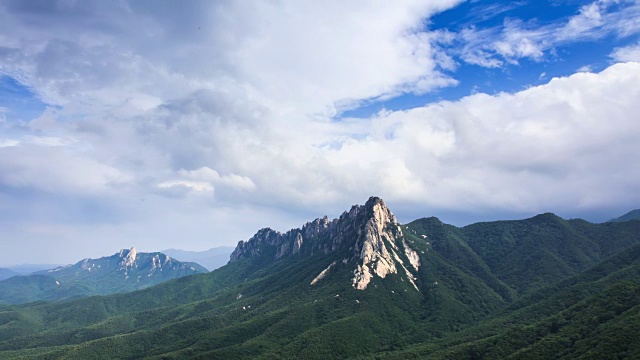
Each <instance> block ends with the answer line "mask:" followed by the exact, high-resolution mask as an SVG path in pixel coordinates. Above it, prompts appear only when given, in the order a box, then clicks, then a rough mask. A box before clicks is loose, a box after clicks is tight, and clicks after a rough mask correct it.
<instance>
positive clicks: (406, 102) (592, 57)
mask: <svg viewBox="0 0 640 360" xmlns="http://www.w3.org/2000/svg"><path fill="white" fill-rule="evenodd" d="M586 4H589V3H588V2H585V1H513V2H511V3H510V4H504V2H496V1H481V0H478V1H465V2H462V3H461V4H459V5H458V6H455V7H453V8H451V9H449V10H446V11H443V12H440V13H438V14H436V15H434V16H433V17H431V18H429V19H428V20H426V21H425V24H424V28H425V30H428V31H435V32H447V33H454V34H455V33H460V32H462V31H465V30H469V29H474V30H475V31H479V32H481V31H491V32H492V33H493V35H496V33H499V32H501V31H504V29H505V24H506V23H510V22H512V23H518V24H521V26H522V27H523V28H525V29H530V30H532V31H535V30H536V29H539V28H541V27H549V28H554V29H557V28H560V27H562V26H566V24H567V23H568V22H569V21H570V20H571V18H573V17H575V16H576V15H579V14H580V13H581V10H582V7H584V6H585V5H586ZM633 5H634V3H633V2H621V3H613V4H610V5H608V8H607V11H610V12H615V11H619V10H621V9H623V8H625V7H627V6H633ZM639 40H640V39H639V37H638V34H637V33H630V34H620V33H617V32H616V31H614V30H612V29H606V28H603V29H600V30H599V31H597V32H595V33H594V34H592V35H590V36H586V38H577V39H571V40H565V41H556V43H555V44H553V46H549V47H546V48H545V47H543V48H542V49H541V51H542V55H541V56H540V57H539V58H537V57H536V58H532V57H521V58H515V59H513V60H512V62H511V63H509V62H506V63H503V64H502V65H501V66H497V67H487V66H482V65H478V64H474V63H469V62H468V61H465V59H464V57H463V56H461V54H460V51H461V49H460V47H461V45H462V44H463V43H464V41H463V40H461V39H457V40H453V41H452V42H451V43H441V44H439V45H440V46H442V47H443V49H444V51H445V52H446V53H447V54H448V55H450V56H451V57H452V59H453V61H454V62H455V68H454V69H452V70H450V71H447V74H450V75H451V76H452V77H454V78H455V79H456V80H458V83H457V85H455V86H449V87H443V88H441V89H436V90H435V91H431V92H428V93H426V94H402V95H400V96H397V97H395V98H393V99H390V100H383V101H375V100H374V101H368V102H366V104H364V105H363V106H361V107H358V108H356V109H351V110H348V111H346V112H344V113H343V114H341V116H347V117H349V116H351V117H364V118H366V117H370V116H372V115H373V114H375V113H377V112H379V111H380V110H382V109H387V110H405V109H410V108H414V107H417V106H423V105H424V104H428V103H431V102H435V101H440V100H457V99H460V98H462V97H464V96H467V95H471V94H474V93H477V92H483V93H487V94H496V93H499V92H516V91H520V90H524V89H526V88H528V87H531V86H536V85H540V84H544V83H546V82H548V81H549V80H550V79H551V78H553V77H561V76H568V75H571V74H573V73H575V72H577V71H592V72H599V71H601V70H603V69H604V68H606V67H608V66H609V65H611V63H612V59H611V58H610V54H612V53H613V51H614V49H615V48H618V47H626V46H632V45H634V44H636V43H638V41H639ZM551 42H553V41H551ZM491 54H492V55H494V58H497V59H500V60H501V61H504V58H501V57H500V56H499V55H496V54H495V53H491Z"/></svg>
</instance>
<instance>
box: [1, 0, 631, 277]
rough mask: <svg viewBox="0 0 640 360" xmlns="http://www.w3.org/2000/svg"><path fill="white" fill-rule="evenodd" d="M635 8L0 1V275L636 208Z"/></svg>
mask: <svg viewBox="0 0 640 360" xmlns="http://www.w3.org/2000/svg"><path fill="white" fill-rule="evenodd" d="M639 62H640V2H639V1H626V0H617V1H616V0H598V1H574V0H535V1H534V0H530V1H529V0H522V1H511V2H504V1H489V0H487V1H482V0H475V1H474V0H468V1H460V0H430V1H424V0H423V1H415V0H399V1H368V2H357V1H322V2H317V1H299V0H272V1H267V0H264V1H261V0H247V1H188V2H183V1H168V0H165V1H125V0H114V1H93V0H86V1H85V0H83V1H75V0H58V1H55V0H46V1H44V0H42V1H40V0H15V1H12V0H5V1H2V2H0V228H1V229H2V231H1V233H0V265H13V264H20V263H59V264H63V263H72V262H76V261H79V260H80V259H83V258H87V257H92V258H96V257H100V256H106V255H110V254H113V253H115V252H116V251H118V250H119V249H121V248H130V247H132V246H135V247H136V248H137V249H138V251H159V250H162V249H167V248H180V249H185V250H205V249H209V248H211V247H216V246H223V245H227V246H228V245H235V244H236V243H237V241H238V240H246V239H248V238H250V237H251V236H252V235H253V234H254V233H255V232H256V231H257V230H258V229H260V228H263V227H271V228H273V229H276V230H279V231H286V230H288V229H291V228H294V227H300V226H301V225H302V224H304V223H305V222H307V221H311V220H313V219H315V218H317V217H321V216H324V215H327V216H329V218H335V217H338V216H339V215H340V214H341V213H342V211H344V210H348V209H349V208H350V207H351V206H352V205H354V204H363V203H364V202H366V200H367V199H368V197H369V196H372V195H375V196H379V197H381V198H383V199H384V200H385V202H386V203H387V205H388V206H389V208H390V209H391V210H392V211H393V212H394V213H395V214H396V216H397V217H398V220H399V221H400V222H401V223H407V222H409V221H412V220H415V219H418V218H421V217H428V216H437V217H439V218H440V219H441V220H443V221H444V222H447V223H451V224H454V225H458V226H462V225H466V224H469V223H473V222H478V221H492V220H498V219H522V218H527V217H530V216H533V215H535V214H538V213H543V212H553V213H556V214H558V215H559V216H562V217H563V218H567V219H568V218H583V219H586V220H589V221H593V222H600V221H605V220H608V219H610V218H613V217H617V216H620V215H622V214H624V213H626V212H627V211H629V210H632V209H635V208H639V207H640V181H638V179H640V162H639V161H638V160H637V156H638V155H637V154H639V153H640V141H638V139H640V118H638V114H639V113H640V86H639V84H640V63H639Z"/></svg>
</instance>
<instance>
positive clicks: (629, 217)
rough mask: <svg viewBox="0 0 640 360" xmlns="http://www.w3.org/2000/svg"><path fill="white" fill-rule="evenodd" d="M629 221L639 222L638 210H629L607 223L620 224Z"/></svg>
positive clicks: (639, 210)
mask: <svg viewBox="0 0 640 360" xmlns="http://www.w3.org/2000/svg"><path fill="white" fill-rule="evenodd" d="M629 220H640V209H635V210H631V211H629V212H628V213H626V214H624V215H622V216H620V217H617V218H615V219H611V220H609V221H608V222H622V221H629Z"/></svg>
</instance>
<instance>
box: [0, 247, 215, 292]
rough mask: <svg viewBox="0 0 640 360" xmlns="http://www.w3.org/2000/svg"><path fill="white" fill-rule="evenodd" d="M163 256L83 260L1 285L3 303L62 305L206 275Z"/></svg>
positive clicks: (128, 253)
mask: <svg viewBox="0 0 640 360" xmlns="http://www.w3.org/2000/svg"><path fill="white" fill-rule="evenodd" d="M206 271H207V270H206V269H205V268H203V267H202V266H200V265H198V264H195V263H183V262H179V261H177V260H175V259H172V258H170V257H168V256H167V255H164V254H162V253H138V252H137V251H136V249H135V248H131V249H130V250H120V252H119V253H116V254H114V255H112V256H109V257H102V258H99V259H84V260H82V261H80V262H78V263H76V264H74V265H68V266H63V267H62V266H61V267H57V268H55V269H51V270H44V271H39V272H36V273H33V274H31V275H27V276H17V277H13V278H10V279H6V280H4V281H0V303H5V304H17V303H25V302H32V301H41V300H43V301H60V300H69V299H75V298H82V297H87V296H91V295H106V294H112V293H121V292H127V291H134V290H139V289H144V288H147V287H150V286H153V285H156V284H159V283H161V282H165V281H167V280H170V279H174V278H178V277H182V276H187V275H192V274H197V273H202V272H206Z"/></svg>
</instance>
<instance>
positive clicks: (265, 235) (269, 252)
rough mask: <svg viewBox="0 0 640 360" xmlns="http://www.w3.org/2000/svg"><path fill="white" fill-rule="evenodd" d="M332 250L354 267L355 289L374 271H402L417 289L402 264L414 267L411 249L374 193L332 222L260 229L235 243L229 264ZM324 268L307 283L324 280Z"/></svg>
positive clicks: (414, 255) (378, 273)
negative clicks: (282, 228) (296, 227)
mask: <svg viewBox="0 0 640 360" xmlns="http://www.w3.org/2000/svg"><path fill="white" fill-rule="evenodd" d="M335 252H341V253H344V254H345V255H346V258H344V260H342V262H341V264H344V265H348V264H352V265H351V266H353V265H355V270H353V274H354V276H353V283H352V285H353V287H354V288H356V289H359V290H364V289H366V288H367V286H368V284H369V283H370V281H371V279H372V278H373V276H374V275H376V276H378V277H381V278H385V277H386V276H387V275H388V274H398V273H403V274H404V275H406V278H407V280H408V281H409V282H410V283H412V284H413V285H414V287H416V289H417V286H416V284H415V282H414V280H415V276H414V275H413V273H412V272H411V271H410V270H409V269H408V268H407V266H410V267H411V268H412V269H414V270H415V271H417V270H418V267H419V263H420V261H419V258H418V256H417V253H416V252H415V251H413V250H412V249H411V248H410V247H409V245H408V244H407V242H406V241H405V239H404V235H403V233H402V230H401V228H400V226H399V224H398V221H397V220H396V217H395V216H394V215H393V213H392V212H391V210H389V208H388V207H387V206H386V204H385V203H384V201H383V200H382V199H380V198H379V197H371V198H369V200H368V201H367V202H366V203H365V204H364V205H354V206H352V207H351V209H350V210H349V211H345V212H344V213H342V215H341V216H340V217H339V218H337V219H334V220H332V221H329V219H328V217H326V216H325V217H323V218H319V219H315V220H313V221H311V222H307V223H306V224H305V225H303V226H302V228H300V229H291V230H289V231H288V232H286V233H284V234H283V233H280V232H278V231H275V230H272V229H268V228H265V229H261V230H260V231H258V232H257V233H256V234H255V235H254V236H253V237H252V238H251V239H249V240H248V241H240V242H239V243H238V246H237V247H236V249H235V250H234V251H233V253H232V254H231V259H230V262H234V261H238V260H240V259H243V258H248V259H250V258H257V257H261V258H263V259H264V257H266V258H267V259H269V258H271V260H274V261H277V260H280V259H283V258H287V257H290V256H297V257H299V256H303V257H304V256H314V255H320V254H330V253H335ZM402 254H404V255H405V256H404V257H403V256H402ZM340 256H343V255H340ZM403 258H404V259H405V261H406V259H409V261H407V263H408V264H409V265H405V264H404V262H403ZM330 268H336V263H335V262H332V263H331V265H329V267H328V268H327V269H325V271H323V273H322V276H321V275H318V276H319V277H318V278H317V279H314V281H313V284H316V283H318V281H319V280H320V279H322V278H324V276H325V275H327V274H328V272H329V270H330ZM403 274H401V275H403Z"/></svg>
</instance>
